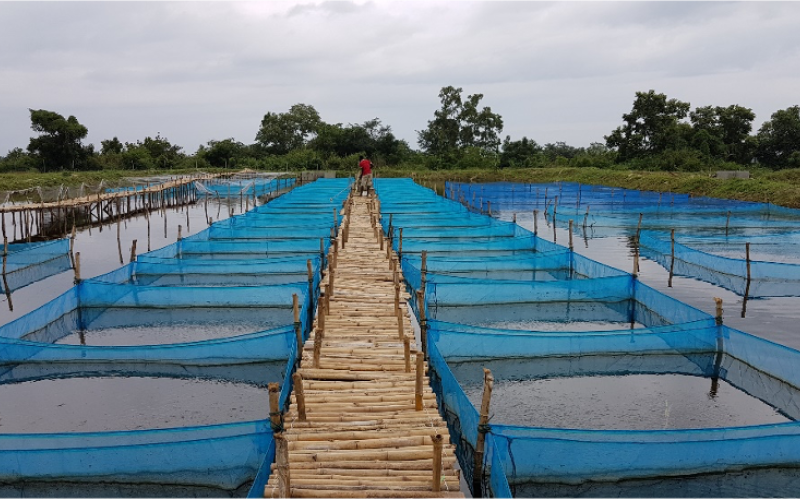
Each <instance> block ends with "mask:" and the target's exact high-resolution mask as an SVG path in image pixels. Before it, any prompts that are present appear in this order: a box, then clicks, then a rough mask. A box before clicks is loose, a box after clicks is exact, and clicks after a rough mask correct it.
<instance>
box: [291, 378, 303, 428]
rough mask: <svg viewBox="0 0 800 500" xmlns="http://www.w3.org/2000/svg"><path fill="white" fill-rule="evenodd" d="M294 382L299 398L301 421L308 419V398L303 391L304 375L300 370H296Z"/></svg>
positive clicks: (298, 405) (298, 412) (297, 397)
mask: <svg viewBox="0 0 800 500" xmlns="http://www.w3.org/2000/svg"><path fill="white" fill-rule="evenodd" d="M292 381H293V382H294V397H295V400H297V414H298V415H299V416H300V421H301V422H305V421H306V398H305V394H304V393H303V376H302V375H300V373H299V372H294V375H292Z"/></svg>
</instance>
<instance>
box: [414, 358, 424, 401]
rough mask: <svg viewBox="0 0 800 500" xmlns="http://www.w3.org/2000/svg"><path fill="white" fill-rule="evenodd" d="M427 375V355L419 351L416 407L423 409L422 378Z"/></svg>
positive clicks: (415, 396) (415, 393)
mask: <svg viewBox="0 0 800 500" xmlns="http://www.w3.org/2000/svg"><path fill="white" fill-rule="evenodd" d="M424 376H425V355H424V354H423V353H421V352H418V353H417V379H416V383H415V384H414V409H415V410H416V411H422V378H423V377H424Z"/></svg>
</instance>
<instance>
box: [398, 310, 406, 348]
mask: <svg viewBox="0 0 800 500" xmlns="http://www.w3.org/2000/svg"><path fill="white" fill-rule="evenodd" d="M403 319H404V318H403V311H401V310H400V309H398V310H397V335H398V337H400V339H401V340H402V339H403V338H405V336H406V335H405V333H404V332H403Z"/></svg>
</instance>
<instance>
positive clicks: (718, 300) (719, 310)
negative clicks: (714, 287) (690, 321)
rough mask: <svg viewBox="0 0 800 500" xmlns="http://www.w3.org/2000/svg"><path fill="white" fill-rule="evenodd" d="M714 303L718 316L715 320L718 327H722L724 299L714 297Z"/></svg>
mask: <svg viewBox="0 0 800 500" xmlns="http://www.w3.org/2000/svg"><path fill="white" fill-rule="evenodd" d="M714 303H715V305H716V313H715V314H716V315H715V317H714V319H715V320H716V322H717V325H722V299H721V298H719V297H714Z"/></svg>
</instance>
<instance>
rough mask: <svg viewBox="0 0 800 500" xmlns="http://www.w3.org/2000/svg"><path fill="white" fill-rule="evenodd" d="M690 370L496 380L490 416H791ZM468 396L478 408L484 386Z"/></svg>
mask: <svg viewBox="0 0 800 500" xmlns="http://www.w3.org/2000/svg"><path fill="white" fill-rule="evenodd" d="M711 387H712V381H711V379H708V378H704V377H696V376H688V375H674V374H663V375H624V376H592V377H569V378H551V379H544V380H508V381H499V382H496V383H495V385H494V390H493V391H492V406H491V413H492V419H493V420H492V421H493V422H496V423H498V424H503V425H519V426H525V427H547V428H559V429H602V430H607V429H626V430H649V429H705V428H713V427H736V426H746V425H760V424H772V423H781V422H788V421H790V420H789V419H787V418H786V417H785V416H783V415H781V414H780V413H779V412H778V411H777V410H776V409H775V408H773V407H771V406H769V405H766V404H764V403H763V402H761V401H759V400H758V399H756V398H754V397H753V396H750V395H748V394H746V393H744V392H742V391H740V390H738V389H736V388H735V387H733V386H731V385H730V384H728V383H727V382H725V381H724V380H720V381H718V383H717V384H716V386H715V392H714V394H713V395H712V394H711ZM465 391H466V393H467V396H469V398H470V401H472V403H473V404H474V405H475V407H476V408H480V401H481V393H482V387H480V386H475V385H472V386H468V387H466V388H465Z"/></svg>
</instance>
